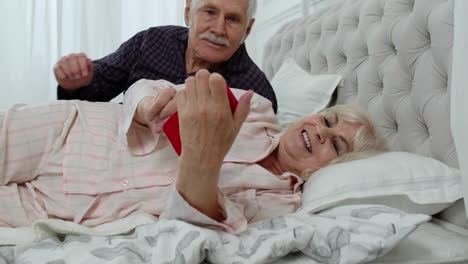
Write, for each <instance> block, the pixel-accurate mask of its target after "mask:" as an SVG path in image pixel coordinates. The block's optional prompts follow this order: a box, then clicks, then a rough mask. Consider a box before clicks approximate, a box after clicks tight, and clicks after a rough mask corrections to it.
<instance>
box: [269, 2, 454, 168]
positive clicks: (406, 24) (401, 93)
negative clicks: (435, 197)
mask: <svg viewBox="0 0 468 264" xmlns="http://www.w3.org/2000/svg"><path fill="white" fill-rule="evenodd" d="M453 5H454V3H453V0H339V1H338V2H337V3H336V4H334V5H333V6H331V7H329V8H326V9H324V10H321V11H319V12H317V13H314V14H312V15H310V16H307V17H305V18H301V19H299V20H295V21H292V22H290V23H288V24H286V25H285V26H283V27H282V29H281V30H280V31H279V32H278V33H277V34H276V35H275V36H274V37H273V38H272V39H271V40H270V41H269V44H268V45H267V47H266V49H265V52H264V56H263V57H264V59H263V61H264V65H263V69H264V71H265V73H266V75H267V77H268V78H269V79H270V80H271V78H272V77H273V75H274V74H275V72H276V71H277V70H278V69H279V67H280V66H281V63H282V61H284V60H285V59H286V58H288V57H290V56H292V57H294V58H295V59H296V61H297V63H298V64H299V65H300V66H302V67H303V68H304V69H306V70H308V71H309V72H311V73H315V74H319V73H338V74H341V75H343V76H344V77H345V82H344V86H343V88H340V89H339V91H338V95H337V103H356V104H359V105H361V106H364V107H365V108H367V109H368V111H369V112H370V114H371V116H372V118H373V120H374V121H375V122H376V124H377V126H378V128H379V130H380V131H381V132H382V134H383V135H384V136H385V137H386V138H387V140H388V142H389V143H390V145H391V147H392V149H393V150H403V151H408V152H413V153H418V154H421V155H425V156H430V157H433V158H436V159H438V160H441V161H443V162H445V163H446V164H448V165H450V166H453V167H458V159H457V154H456V150H455V145H454V142H453V138H452V136H451V132H450V131H451V130H450V123H449V120H450V113H449V109H450V107H449V102H450V97H449V91H448V87H449V76H450V71H451V69H450V67H451V61H452V47H453ZM279 100H280V98H279Z"/></svg>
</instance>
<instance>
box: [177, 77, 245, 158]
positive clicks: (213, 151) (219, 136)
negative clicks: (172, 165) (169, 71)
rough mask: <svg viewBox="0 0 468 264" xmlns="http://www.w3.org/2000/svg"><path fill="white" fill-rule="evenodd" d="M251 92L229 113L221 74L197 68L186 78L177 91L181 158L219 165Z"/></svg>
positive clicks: (243, 118)
mask: <svg viewBox="0 0 468 264" xmlns="http://www.w3.org/2000/svg"><path fill="white" fill-rule="evenodd" d="M252 94H253V92H251V91H249V92H247V93H246V94H245V95H244V96H243V97H242V98H241V99H240V101H239V104H238V106H237V109H236V111H235V112H234V114H232V111H231V108H230V106H229V100H228V96H227V93H226V81H225V80H224V78H223V77H222V76H221V75H219V74H217V73H214V74H209V72H208V71H206V70H201V71H199V72H198V73H197V74H196V76H195V77H190V78H188V79H187V80H186V88H185V90H183V91H180V93H179V94H178V95H177V108H178V111H179V124H180V130H181V131H180V134H181V141H182V159H184V158H187V159H189V160H192V161H193V162H194V163H196V164H198V165H199V166H200V165H201V166H212V165H213V164H216V165H217V166H221V163H222V161H223V159H224V157H225V156H226V154H227V153H228V151H229V149H230V148H231V146H232V143H233V142H234V139H235V138H236V136H237V134H238V133H239V130H240V127H241V126H242V123H243V122H244V120H245V118H246V117H247V115H248V113H249V110H250V99H251V97H252Z"/></svg>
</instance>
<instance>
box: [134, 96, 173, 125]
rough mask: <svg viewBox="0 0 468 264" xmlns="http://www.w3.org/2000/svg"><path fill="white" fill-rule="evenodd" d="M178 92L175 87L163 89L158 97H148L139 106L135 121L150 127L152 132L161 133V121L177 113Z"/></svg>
mask: <svg viewBox="0 0 468 264" xmlns="http://www.w3.org/2000/svg"><path fill="white" fill-rule="evenodd" d="M176 94H177V91H176V89H175V88H174V87H168V88H165V89H162V90H161V91H160V92H159V94H158V95H157V96H146V97H144V98H143V99H142V100H141V101H140V103H139V104H138V107H137V110H136V113H135V116H134V120H135V121H137V122H138V123H140V124H142V125H145V126H148V127H149V128H150V129H151V131H154V132H156V133H159V132H161V127H162V125H161V124H160V123H161V121H163V120H165V119H166V118H168V117H169V116H171V115H172V114H173V113H175V112H176V111H177V104H176V99H175V97H176Z"/></svg>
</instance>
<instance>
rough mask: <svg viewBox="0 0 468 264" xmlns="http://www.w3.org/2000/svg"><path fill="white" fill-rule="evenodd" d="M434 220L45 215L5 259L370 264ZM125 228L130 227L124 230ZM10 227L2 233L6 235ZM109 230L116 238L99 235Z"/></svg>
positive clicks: (374, 208)
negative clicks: (198, 220)
mask: <svg viewBox="0 0 468 264" xmlns="http://www.w3.org/2000/svg"><path fill="white" fill-rule="evenodd" d="M428 220H430V217H429V216H427V215H419V214H406V213H404V212H401V211H398V210H396V209H393V208H389V207H384V206H378V205H352V206H343V207H337V208H334V209H332V210H330V211H327V212H323V213H321V214H318V215H317V214H310V213H308V212H307V211H300V212H297V213H295V214H291V215H286V216H283V217H276V218H273V219H269V220H265V221H261V222H257V223H254V224H251V225H249V228H248V230H247V231H246V232H243V233H241V234H237V235H235V234H228V233H225V232H221V231H216V230H212V229H207V228H201V227H198V226H194V225H191V224H188V223H185V222H182V221H177V220H171V221H167V220H161V221H156V220H155V219H154V218H152V217H149V216H143V215H138V216H132V219H130V218H129V219H123V220H122V221H120V223H113V224H112V226H111V225H108V226H107V228H106V227H99V230H98V229H92V228H85V227H82V226H79V225H75V224H73V223H68V222H64V221H59V220H45V221H41V222H37V223H35V225H34V227H33V229H32V230H29V231H26V230H25V229H22V230H19V231H18V235H19V236H29V237H22V238H19V237H17V238H16V240H17V241H19V240H22V241H23V242H25V241H28V240H29V241H33V240H34V239H44V238H45V240H42V241H40V242H35V243H30V244H26V245H19V246H14V247H12V246H5V247H0V263H3V262H2V261H4V262H6V263H10V262H14V261H16V263H49V262H50V263H87V264H90V263H199V262H202V261H204V260H205V261H208V262H211V263H265V262H270V261H274V260H277V259H279V258H281V257H283V256H285V255H287V254H289V253H292V252H302V253H304V254H306V255H307V256H309V257H310V260H311V262H310V263H365V262H369V261H372V260H374V259H375V258H377V257H379V256H382V255H385V254H386V253H387V252H389V251H390V250H391V249H392V248H394V247H395V245H397V244H398V243H399V242H400V241H401V240H402V239H404V238H405V237H406V236H407V235H408V234H410V233H411V232H412V231H414V230H415V229H416V228H417V226H418V225H420V224H422V223H424V222H427V221H428ZM151 221H154V222H153V223H150V224H148V223H146V222H151ZM129 223H132V224H129ZM142 223H146V224H144V225H140V224H142ZM125 225H127V226H125ZM134 225H139V226H137V227H136V228H135V229H133V227H134ZM119 227H120V228H121V229H120V231H121V232H124V233H125V232H128V231H129V230H130V232H128V233H127V234H123V235H118V236H116V235H115V232H118V230H117V229H115V228H119ZM4 231H5V230H3V231H0V237H3V238H5V237H6V236H3V235H4V234H5V233H4ZM10 231H11V230H10ZM94 231H95V232H94ZM19 232H22V233H21V234H20V233H19ZM93 232H94V233H95V234H93ZM104 233H109V234H110V233H114V234H113V235H114V236H104V237H102V236H97V235H96V234H99V235H102V234H104ZM60 234H68V235H66V236H62V235H60ZM72 234H73V235H72ZM11 235H12V233H10V234H8V236H10V238H13V237H12V236H11ZM31 236H35V237H34V238H33V237H31ZM47 237H48V238H47ZM3 242H6V241H3Z"/></svg>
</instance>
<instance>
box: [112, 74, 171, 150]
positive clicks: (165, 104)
mask: <svg viewBox="0 0 468 264" xmlns="http://www.w3.org/2000/svg"><path fill="white" fill-rule="evenodd" d="M175 94H176V90H175V88H174V85H173V84H172V83H170V82H167V81H164V80H158V81H153V80H145V79H142V80H139V81H137V82H136V83H134V84H133V85H132V86H131V87H130V88H129V89H128V90H127V93H126V94H125V97H124V103H123V112H122V116H121V118H120V122H119V131H120V132H119V134H120V137H121V138H122V140H123V142H124V144H125V145H127V146H128V148H129V150H130V152H131V153H132V154H134V155H146V154H148V153H150V152H151V151H153V150H154V148H155V147H156V144H157V142H158V139H159V133H160V132H161V127H162V124H163V123H164V120H165V119H166V118H167V117H168V116H170V115H172V114H173V113H174V112H175V111H176V104H175V100H174V96H175Z"/></svg>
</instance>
